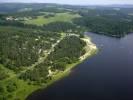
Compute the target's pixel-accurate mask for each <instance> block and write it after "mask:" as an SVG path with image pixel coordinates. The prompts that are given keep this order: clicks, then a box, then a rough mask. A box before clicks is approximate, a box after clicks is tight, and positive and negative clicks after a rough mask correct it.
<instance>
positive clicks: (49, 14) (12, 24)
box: [0, 4, 133, 100]
mask: <svg viewBox="0 0 133 100" xmlns="http://www.w3.org/2000/svg"><path fill="white" fill-rule="evenodd" d="M87 31H88V32H94V33H97V34H105V35H108V36H114V37H123V36H125V35H126V34H129V33H132V32H133V8H121V7H120V8H119V9H118V8H117V9H116V8H114V7H99V6H94V7H93V6H72V5H58V4H0V100H24V99H25V98H26V97H27V96H28V95H29V94H30V93H32V92H33V91H35V90H37V89H39V88H42V87H44V88H45V87H47V86H48V85H49V84H51V83H52V82H53V81H54V80H58V79H59V78H61V75H62V73H63V72H65V70H66V69H67V68H68V67H70V66H74V65H76V64H78V63H79V62H81V61H80V59H79V58H80V57H81V56H82V55H84V54H85V53H86V50H85V47H86V46H87V43H86V42H85V41H84V40H83V39H84V38H85V37H84V32H87ZM90 45H91V44H90ZM94 51H95V50H94ZM70 68H71V67H70ZM60 73H61V74H60ZM62 76H63V75H62Z"/></svg>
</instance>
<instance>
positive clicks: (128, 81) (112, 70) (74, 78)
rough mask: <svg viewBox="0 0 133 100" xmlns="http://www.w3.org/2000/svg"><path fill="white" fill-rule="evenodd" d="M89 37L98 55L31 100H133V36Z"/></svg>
mask: <svg viewBox="0 0 133 100" xmlns="http://www.w3.org/2000/svg"><path fill="white" fill-rule="evenodd" d="M86 34H87V35H89V36H90V37H91V38H92V41H93V42H94V43H95V44H96V45H97V47H98V48H99V52H98V54H97V55H95V56H93V57H91V58H89V59H87V60H86V61H84V62H83V63H81V64H79V65H78V66H76V67H75V68H74V69H73V70H72V71H71V73H70V75H69V76H67V77H65V78H63V79H61V80H60V81H58V82H56V83H54V84H53V85H51V86H50V87H48V88H47V89H44V90H40V91H36V92H34V93H33V94H31V95H30V96H29V97H28V98H27V99H28V100H133V34H129V35H127V36H125V37H123V38H113V37H107V36H104V35H98V34H94V33H86Z"/></svg>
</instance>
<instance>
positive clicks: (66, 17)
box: [24, 13, 80, 26]
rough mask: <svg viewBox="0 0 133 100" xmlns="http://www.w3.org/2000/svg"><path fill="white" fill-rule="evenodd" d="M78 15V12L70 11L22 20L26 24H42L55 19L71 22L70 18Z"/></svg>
mask: <svg viewBox="0 0 133 100" xmlns="http://www.w3.org/2000/svg"><path fill="white" fill-rule="evenodd" d="M77 17H80V15H78V14H70V13H57V14H56V15H55V16H54V17H49V18H45V17H44V16H38V17H37V18H36V19H29V20H26V21H24V23H26V24H34V25H39V26H41V25H43V24H48V23H51V22H56V21H63V22H71V21H72V19H74V18H77Z"/></svg>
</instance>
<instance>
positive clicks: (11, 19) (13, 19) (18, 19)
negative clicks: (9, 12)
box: [6, 16, 28, 21]
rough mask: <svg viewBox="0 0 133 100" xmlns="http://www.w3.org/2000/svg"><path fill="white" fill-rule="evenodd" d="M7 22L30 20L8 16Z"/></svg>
mask: <svg viewBox="0 0 133 100" xmlns="http://www.w3.org/2000/svg"><path fill="white" fill-rule="evenodd" d="M6 20H7V21H25V20H28V18H22V17H19V18H15V17H13V16H8V17H6Z"/></svg>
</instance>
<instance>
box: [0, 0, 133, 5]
mask: <svg viewBox="0 0 133 100" xmlns="http://www.w3.org/2000/svg"><path fill="white" fill-rule="evenodd" d="M1 2H24V3H58V4H72V5H110V4H133V0H0V3H1Z"/></svg>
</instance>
